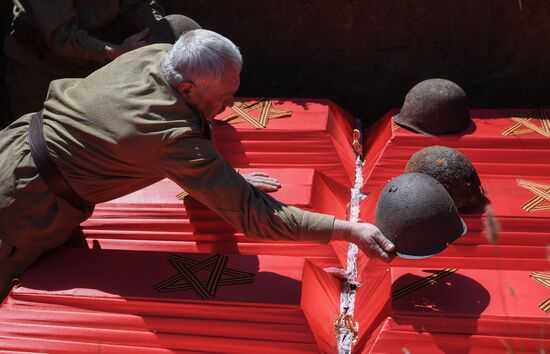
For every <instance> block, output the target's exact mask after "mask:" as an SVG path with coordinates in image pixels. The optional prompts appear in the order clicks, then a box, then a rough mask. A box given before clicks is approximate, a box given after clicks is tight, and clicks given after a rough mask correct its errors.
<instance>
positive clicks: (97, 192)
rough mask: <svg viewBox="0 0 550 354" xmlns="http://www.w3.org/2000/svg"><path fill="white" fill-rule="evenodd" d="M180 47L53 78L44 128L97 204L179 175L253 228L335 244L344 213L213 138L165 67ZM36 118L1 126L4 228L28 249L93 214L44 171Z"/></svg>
mask: <svg viewBox="0 0 550 354" xmlns="http://www.w3.org/2000/svg"><path fill="white" fill-rule="evenodd" d="M170 48H171V45H168V44H156V45H151V46H147V47H144V48H140V49H137V50H134V51H132V52H130V53H127V54H125V55H123V56H121V57H119V58H117V59H116V60H115V61H113V62H112V63H110V64H108V65H106V66H105V67H103V68H102V69H100V70H97V71H95V72H94V73H92V74H91V75H89V76H88V77H87V78H84V79H62V80H56V81H53V82H52V84H51V85H50V89H49V91H48V96H47V99H46V102H45V104H44V113H43V115H44V135H45V137H46V141H47V144H48V148H49V150H50V153H51V155H52V156H53V159H54V162H55V163H56V164H57V166H58V167H59V168H60V170H61V171H62V173H63V175H64V177H65V178H66V179H67V181H68V182H69V184H70V185H71V186H72V187H73V189H74V190H75V191H76V192H77V193H78V194H79V195H80V196H81V197H82V198H83V199H85V200H87V201H88V202H91V203H94V204H96V203H101V202H105V201H108V200H111V199H114V198H118V197H120V196H122V195H125V194H127V193H130V192H133V191H136V190H139V189H141V188H143V187H146V186H148V185H150V184H152V183H155V182H157V181H159V180H161V179H164V178H169V179H171V180H173V181H174V182H176V183H177V184H178V185H179V186H180V187H181V188H183V189H184V190H185V191H187V192H188V193H189V194H190V195H191V196H192V197H193V198H195V199H196V200H198V201H200V202H201V203H203V204H205V205H206V206H207V207H209V208H211V209H212V210H214V211H216V212H218V213H219V214H220V215H221V216H222V217H223V218H224V219H225V220H226V221H227V222H228V223H229V224H230V225H232V226H233V227H235V228H236V229H237V230H239V231H242V232H244V233H245V234H246V235H249V236H252V237H258V238H264V239H282V240H285V239H286V240H310V241H317V242H327V241H328V240H329V239H330V234H331V232H332V228H333V224H334V217H332V216H328V215H322V214H317V213H312V212H307V211H303V210H301V209H298V208H295V207H292V206H287V205H284V204H283V203H281V202H279V201H277V200H275V199H273V198H272V197H270V196H269V195H267V194H266V193H264V192H262V191H259V190H257V189H256V188H254V187H252V186H251V185H250V184H249V183H247V182H246V181H245V180H244V178H243V177H242V176H241V175H240V174H238V173H237V172H236V171H235V170H234V169H233V168H232V167H231V166H230V165H229V164H228V163H227V162H226V161H225V160H224V159H223V158H222V157H221V156H220V154H219V153H218V152H217V151H216V149H215V147H214V146H213V145H212V143H211V141H210V140H209V139H208V138H206V137H205V134H204V131H205V128H206V125H207V123H206V121H205V120H204V118H203V117H202V116H200V115H199V114H197V113H195V111H194V110H192V109H191V108H190V107H189V106H188V105H187V104H186V102H185V101H184V100H183V99H182V98H181V97H180V96H179V95H178V94H177V92H176V91H175V90H174V89H173V88H171V87H170V86H169V85H168V83H167V82H166V81H165V80H164V79H163V77H162V75H161V74H160V62H161V59H162V57H163V56H164V54H165V53H166V52H167V51H168V50H169V49H170ZM29 117H30V115H26V116H23V117H22V118H20V119H19V120H17V121H16V122H14V123H13V124H12V125H11V126H10V127H8V128H7V129H6V130H4V131H2V132H1V133H0V149H1V150H0V159H2V160H0V161H2V162H1V163H2V168H1V171H2V172H0V183H1V185H0V188H1V190H0V235H1V237H6V238H7V239H8V241H9V242H11V243H13V244H15V245H18V244H19V245H20V246H21V247H51V246H52V245H55V244H56V243H60V242H62V241H63V240H62V239H61V238H62V236H60V234H62V233H63V232H67V233H70V230H71V228H74V226H75V225H78V223H79V222H81V221H82V220H84V219H85V218H87V217H89V215H83V214H82V213H79V212H77V211H76V210H75V209H74V208H72V207H71V206H70V205H69V204H68V203H66V202H65V201H63V200H61V199H60V198H57V197H56V196H55V195H53V194H52V192H51V191H50V190H49V189H48V188H47V187H46V186H45V185H44V183H43V181H42V180H41V178H40V177H39V175H37V173H36V169H35V167H34V164H33V163H32V159H30V154H29V148H28V144H27V143H26V142H25V141H26V129H28V121H29ZM8 150H9V151H12V153H11V154H8V153H7V152H6V151H8ZM12 187H13V188H12ZM44 230H46V231H47V232H44ZM58 230H62V232H58V233H57V234H56V232H57V231H58ZM66 237H67V236H65V238H66ZM58 238H59V239H58ZM37 245H38V246H37Z"/></svg>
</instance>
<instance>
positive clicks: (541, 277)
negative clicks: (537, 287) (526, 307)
mask: <svg viewBox="0 0 550 354" xmlns="http://www.w3.org/2000/svg"><path fill="white" fill-rule="evenodd" d="M529 276H530V277H531V279H533V280H536V281H538V282H539V283H541V284H542V285H544V286H546V287H547V288H550V274H546V273H542V272H533V273H531V274H529ZM539 309H541V310H542V311H544V312H550V297H549V298H547V299H546V300H544V301H543V302H541V303H540V304H539Z"/></svg>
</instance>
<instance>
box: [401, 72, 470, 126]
mask: <svg viewBox="0 0 550 354" xmlns="http://www.w3.org/2000/svg"><path fill="white" fill-rule="evenodd" d="M393 120H394V121H395V122H396V123H397V124H399V125H403V126H405V127H407V128H410V129H412V130H414V131H417V132H419V133H422V134H427V135H442V134H453V133H458V132H460V131H462V130H464V129H466V128H467V127H468V125H470V111H469V103H468V98H467V97H466V94H465V93H464V91H463V90H462V89H461V88H460V86H458V85H457V84H455V83H454V82H451V81H449V80H444V79H429V80H425V81H422V82H420V83H418V84H416V85H415V86H414V87H413V88H412V89H410V91H409V92H408V93H407V95H406V96H405V102H404V103H403V107H401V112H399V114H398V115H396V116H394V117H393Z"/></svg>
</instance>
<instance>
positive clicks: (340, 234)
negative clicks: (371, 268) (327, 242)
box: [332, 220, 395, 262]
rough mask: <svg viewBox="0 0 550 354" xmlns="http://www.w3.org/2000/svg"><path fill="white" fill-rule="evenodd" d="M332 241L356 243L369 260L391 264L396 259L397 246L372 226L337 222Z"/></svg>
mask: <svg viewBox="0 0 550 354" xmlns="http://www.w3.org/2000/svg"><path fill="white" fill-rule="evenodd" d="M332 239H333V240H343V241H348V242H352V243H355V244H356V245H357V247H359V249H361V250H362V251H363V252H365V253H366V254H367V256H369V258H372V257H378V258H380V259H382V260H383V261H384V262H390V261H391V260H392V259H393V258H394V257H395V253H394V252H395V245H394V244H393V243H392V242H391V241H390V240H388V239H387V238H385V237H384V235H382V232H380V230H379V229H378V228H377V227H376V226H374V225H372V224H368V223H351V222H349V221H342V220H336V221H335V222H334V229H333V231H332Z"/></svg>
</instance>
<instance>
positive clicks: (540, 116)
mask: <svg viewBox="0 0 550 354" xmlns="http://www.w3.org/2000/svg"><path fill="white" fill-rule="evenodd" d="M510 118H511V119H512V120H513V121H514V124H512V125H511V126H509V127H508V128H506V129H505V130H503V131H502V135H521V134H529V133H537V134H540V135H542V136H544V137H545V138H550V115H549V113H548V111H547V110H545V109H536V110H534V111H532V112H530V113H528V114H527V115H525V116H522V117H519V116H513V117H510ZM537 120H538V121H540V125H539V124H537V122H536V121H537Z"/></svg>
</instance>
